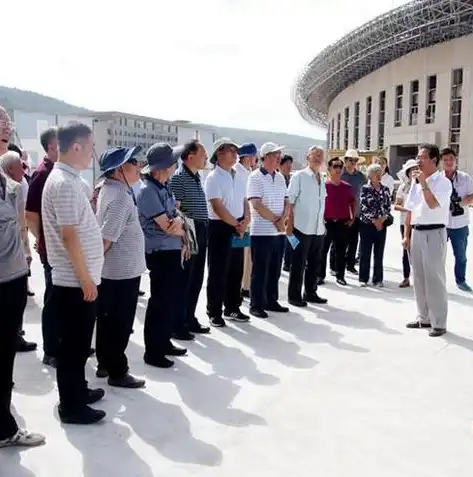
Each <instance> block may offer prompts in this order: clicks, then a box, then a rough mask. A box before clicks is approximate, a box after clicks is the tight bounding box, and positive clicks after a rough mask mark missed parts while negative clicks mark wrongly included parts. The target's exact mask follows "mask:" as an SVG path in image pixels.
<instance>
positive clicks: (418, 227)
mask: <svg viewBox="0 0 473 477" xmlns="http://www.w3.org/2000/svg"><path fill="white" fill-rule="evenodd" d="M412 228H413V229H414V230H438V229H444V228H445V225H444V224H419V225H413V226H412Z"/></svg>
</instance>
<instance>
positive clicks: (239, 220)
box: [205, 138, 250, 327]
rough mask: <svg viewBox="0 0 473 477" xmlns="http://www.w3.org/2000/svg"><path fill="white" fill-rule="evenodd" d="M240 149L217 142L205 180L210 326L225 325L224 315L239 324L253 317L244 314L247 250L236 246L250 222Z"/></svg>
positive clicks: (225, 142)
mask: <svg viewBox="0 0 473 477" xmlns="http://www.w3.org/2000/svg"><path fill="white" fill-rule="evenodd" d="M237 153H238V146H237V145H236V144H235V143H234V142H233V141H232V140H231V139H228V138H221V139H218V140H217V141H215V143H214V148H213V154H212V156H211V158H210V162H211V163H212V164H215V169H214V170H213V171H212V172H211V173H210V174H209V175H208V177H207V180H206V181H205V195H206V196H207V200H208V202H209V219H210V222H209V232H208V233H209V242H208V258H207V259H208V267H209V271H208V277H207V314H208V316H209V319H210V324H211V325H212V326H216V327H223V326H225V320H224V319H223V318H222V305H224V306H225V309H224V310H223V314H224V315H225V316H226V317H228V318H230V319H232V320H234V321H238V322H246V321H248V320H249V317H248V316H247V315H245V314H244V313H242V312H241V311H240V304H241V297H240V287H241V279H242V276H243V249H242V248H236V247H232V244H233V241H234V240H235V238H236V237H242V236H243V235H244V233H245V232H246V229H247V227H248V224H249V220H250V217H249V215H250V213H249V207H248V201H247V200H246V190H245V181H244V180H243V179H242V178H241V176H240V175H238V174H237V172H236V170H235V167H234V166H235V163H236V161H237Z"/></svg>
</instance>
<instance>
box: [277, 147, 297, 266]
mask: <svg viewBox="0 0 473 477" xmlns="http://www.w3.org/2000/svg"><path fill="white" fill-rule="evenodd" d="M293 164H294V158H293V157H292V156H290V155H289V154H284V156H282V158H281V164H280V165H279V172H280V173H281V174H282V175H283V176H284V180H285V181H286V187H289V183H290V182H291V174H292V165H293ZM291 257H292V254H291V246H290V244H289V243H288V242H287V240H286V241H285V242H284V261H283V270H284V271H285V272H289V270H290V269H291Z"/></svg>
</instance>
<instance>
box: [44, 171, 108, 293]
mask: <svg viewBox="0 0 473 477" xmlns="http://www.w3.org/2000/svg"><path fill="white" fill-rule="evenodd" d="M41 216H42V220H43V230H44V237H45V242H46V251H47V254H48V262H49V264H50V265H51V267H52V279H53V285H57V286H63V287H80V281H79V278H78V277H77V275H76V272H75V269H74V266H73V265H72V263H71V262H70V260H69V255H68V252H67V249H66V247H65V246H64V244H63V240H62V236H61V227H65V226H74V227H75V229H76V231H77V235H78V236H79V240H80V243H81V247H82V253H83V254H84V258H85V263H86V265H87V270H88V272H89V274H90V276H91V278H92V280H93V281H94V283H95V284H96V285H99V284H100V279H101V275H102V267H103V262H104V255H103V242H102V234H101V233H100V227H99V225H98V223H97V219H96V218H95V215H94V212H93V211H92V206H91V205H90V201H89V199H88V197H87V196H86V194H85V191H84V185H83V183H82V180H81V177H80V174H79V172H78V171H76V170H75V169H74V168H73V167H71V166H69V165H67V164H64V163H61V162H57V163H56V164H55V165H54V168H53V170H52V171H51V174H49V177H48V178H47V179H46V183H45V185H44V189H43V201H42V208H41Z"/></svg>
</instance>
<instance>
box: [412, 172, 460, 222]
mask: <svg viewBox="0 0 473 477" xmlns="http://www.w3.org/2000/svg"><path fill="white" fill-rule="evenodd" d="M427 185H428V187H429V189H430V191H431V192H432V194H433V195H434V197H435V198H436V199H437V202H438V203H439V206H440V207H436V208H435V209H431V208H430V207H429V206H428V205H427V202H426V201H425V199H424V193H423V191H422V187H421V185H420V184H417V183H416V182H415V181H413V182H412V185H411V190H410V191H409V194H408V195H407V199H406V204H405V205H404V207H405V208H406V209H407V210H410V211H411V214H412V215H411V224H412V225H434V224H443V225H447V224H448V220H449V217H450V196H451V195H452V184H451V183H450V181H449V180H448V179H447V178H446V177H445V176H444V175H443V174H441V173H440V172H438V171H437V172H434V173H433V174H432V175H431V176H430V177H428V178H427Z"/></svg>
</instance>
